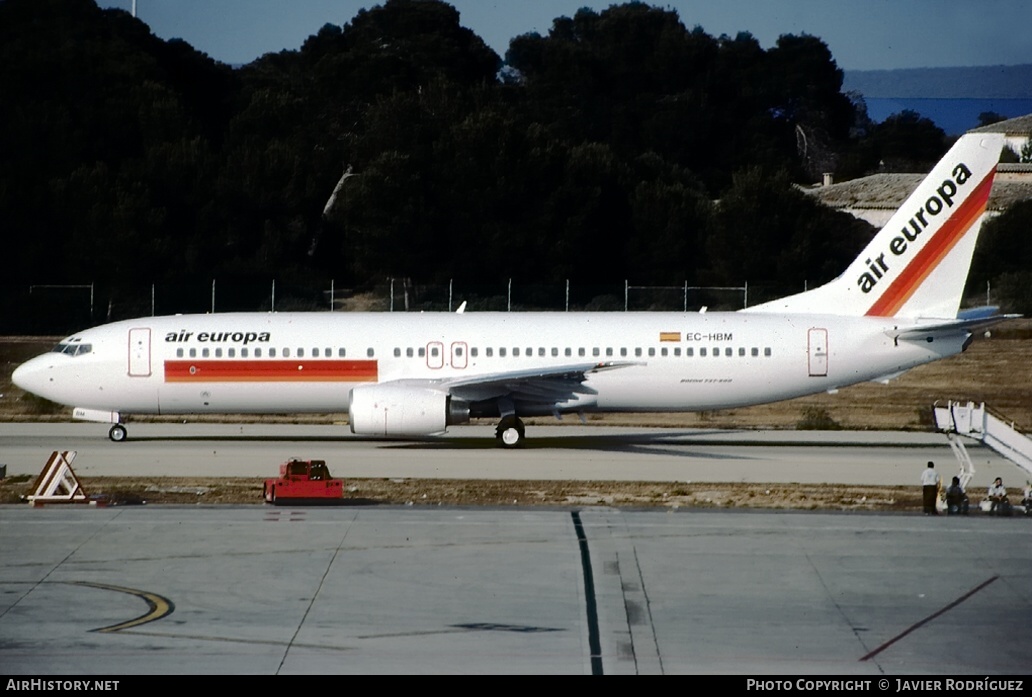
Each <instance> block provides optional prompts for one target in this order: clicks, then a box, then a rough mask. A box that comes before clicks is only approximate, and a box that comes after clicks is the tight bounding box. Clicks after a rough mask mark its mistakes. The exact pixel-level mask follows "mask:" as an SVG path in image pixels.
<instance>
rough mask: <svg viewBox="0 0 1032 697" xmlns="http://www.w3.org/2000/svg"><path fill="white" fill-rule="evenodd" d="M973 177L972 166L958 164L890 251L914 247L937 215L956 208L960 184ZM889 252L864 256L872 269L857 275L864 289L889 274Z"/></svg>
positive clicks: (902, 251)
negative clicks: (951, 176)
mask: <svg viewBox="0 0 1032 697" xmlns="http://www.w3.org/2000/svg"><path fill="white" fill-rule="evenodd" d="M970 179H971V170H970V169H968V167H967V165H965V164H964V163H960V164H959V165H957V166H956V167H954V168H953V178H952V179H945V180H943V182H942V184H940V185H939V188H937V189H936V190H935V194H934V195H932V196H930V197H929V198H928V200H927V201H925V202H924V205H923V206H921V207H920V208H919V209H918V210H917V212H916V213H915V214H914V215H913V216H912V217H911V218H910V220H909V221H908V223H907V224H906V225H904V226H903V229H902V230H901V231H900V234H899V235H898V236H897V237H893V238H892V239H891V240H890V241H889V249H888V253H891V255H892V256H897V257H899V256H903V255H905V254H906V253H907V250H908V249H909V247H910V244H909V243H910V242H913V241H914V240H916V239H917V236H918V235H920V234H921V232H922V231H924V229H925V228H927V227H928V226H929V225H931V224H932V223H933V222H934V220H933V218H935V216H937V215H939V214H940V213H942V212H943V211H945V210H948V209H950V208H953V199H954V197H955V196H956V195H957V192H958V191H959V190H960V189H959V187H962V186H964V185H965V184H967V183H968V182H969V181H970ZM886 254H887V252H882V253H881V254H879V255H878V256H876V257H874V258H873V259H866V260H864V261H865V263H866V264H867V268H868V270H867V271H865V272H864V273H862V274H860V277H859V278H857V279H856V284H857V285H858V286H860V290H862V291H863V292H864V293H868V292H870V291H871V289H872V288H874V287H875V286H876V285H877V284H878V281H879V280H880V279H881V278H882V277H883V276H884V275H885V272H887V271H888V270H889V268H890V263H889V261H886V258H885V257H886ZM890 261H891V258H890Z"/></svg>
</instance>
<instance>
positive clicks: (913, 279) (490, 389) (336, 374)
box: [13, 134, 1003, 447]
mask: <svg viewBox="0 0 1032 697" xmlns="http://www.w3.org/2000/svg"><path fill="white" fill-rule="evenodd" d="M1002 145H1003V137H1002V136H1001V135H992V134H968V135H965V136H963V137H962V138H961V139H960V140H959V141H958V142H957V144H956V145H955V146H954V147H953V148H952V149H951V150H950V151H949V153H947V155H946V156H945V158H944V159H943V160H942V161H941V162H940V163H939V164H938V165H936V167H935V168H934V169H933V170H932V172H931V173H930V174H929V175H928V177H927V178H926V179H925V180H924V181H923V182H922V183H921V185H920V186H919V187H918V188H917V190H916V191H914V193H913V194H912V195H911V196H910V197H909V198H908V199H907V201H906V202H905V203H904V204H903V206H902V208H900V209H899V210H898V211H897V212H896V213H895V215H894V216H893V217H892V219H891V220H890V221H889V223H888V224H887V225H886V226H885V227H884V228H883V229H882V230H881V231H880V232H879V233H878V234H877V235H876V236H875V237H874V238H873V239H872V240H871V242H870V244H868V245H867V247H866V248H865V249H864V250H863V252H861V254H860V256H858V257H857V258H856V260H855V261H854V262H853V263H852V264H851V265H850V266H849V268H848V269H846V271H845V273H844V274H843V275H841V276H839V277H838V278H837V279H835V280H834V281H831V282H830V283H828V284H826V285H824V286H821V287H819V288H816V289H813V290H809V291H806V292H803V293H800V294H797V295H792V296H789V297H786V298H783V299H781V300H777V301H774V302H770V303H766V304H763V305H759V306H757V307H752V308H749V309H747V310H742V311H739V312H712V313H705V312H699V313H680V312H678V313H666V312H635V313H618V312H610V313H533V312H528V313H493V312H485V313H439V314H438V313H425V314H408V313H397V314H393V313H303V314H301V313H239V314H222V315H220V314H208V315H183V316H174V317H151V318H143V319H135V320H130V321H125V322H116V323H113V324H107V325H104V326H101V327H96V328H94V329H89V330H87V331H83V332H80V333H78V334H74V335H72V336H70V337H68V338H67V339H65V340H63V341H61V342H60V343H59V344H58V345H57V347H56V348H55V349H54V350H53V351H52V352H50V353H46V354H44V355H42V356H37V357H36V358H33V359H32V360H30V361H28V362H26V363H25V364H23V365H22V366H20V367H19V368H18V369H17V370H15V372H14V376H13V377H14V382H15V383H16V384H17V385H18V386H19V387H21V388H22V389H24V390H26V391H28V392H32V393H35V394H37V395H39V396H41V397H44V398H46V399H49V400H52V401H54V402H58V403H61V404H66V405H69V406H72V407H74V412H73V413H74V416H75V417H77V418H80V419H86V420H91V421H99V422H104V423H112V424H114V425H113V426H111V430H110V434H109V435H110V437H111V439H112V440H115V441H121V440H124V439H125V438H126V436H127V433H126V429H125V426H124V425H123V417H124V416H125V415H127V414H195V413H250V414H267V413H287V412H340V411H347V412H348V413H349V415H350V423H351V430H352V431H353V432H354V433H356V434H365V435H377V436H386V437H398V436H426V435H432V434H440V433H443V432H444V431H445V430H446V429H447V427H448V426H450V425H452V424H460V423H464V422H467V421H468V420H469V419H470V417H495V418H499V419H500V421H499V424H498V428H497V436H498V440H499V442H500V443H501V444H502V445H504V446H506V447H513V446H516V445H519V444H521V443H522V442H523V439H524V426H523V422H522V421H521V417H525V416H531V415H547V414H555V415H556V416H558V415H560V414H562V413H568V412H579V413H585V412H620V411H700V410H709V409H726V408H732V407H741V406H747V405H753V404H761V403H765V402H773V401H778V400H783V399H789V398H792V397H799V396H802V395H807V394H813V393H817V392H823V391H827V390H834V389H837V388H840V387H844V386H846V385H852V384H855V383H858V382H863V381H866V380H877V379H882V378H888V377H892V376H895V375H898V374H900V373H902V372H903V371H906V370H908V369H910V368H913V367H915V366H918V365H921V364H923V363H928V362H931V361H934V360H938V359H940V358H944V357H947V356H952V355H954V354H957V353H960V352H961V351H963V350H964V349H965V348H966V347H967V346H968V343H969V342H970V340H971V337H972V332H974V331H975V330H977V329H980V328H983V327H985V326H988V325H989V324H991V323H993V322H995V321H999V319H1002V317H1001V316H999V315H995V313H994V311H993V309H992V308H986V309H984V310H976V311H966V312H960V302H961V294H962V293H963V290H964V284H965V281H966V278H967V273H968V269H969V267H970V264H971V257H972V253H973V252H974V249H975V241H976V238H977V236H978V231H979V228H980V226H981V221H982V214H983V213H984V211H985V208H986V202H987V200H988V198H989V190H990V188H991V186H992V180H993V175H994V173H995V170H996V164H997V162H998V160H999V156H1000V150H1001V148H1002Z"/></svg>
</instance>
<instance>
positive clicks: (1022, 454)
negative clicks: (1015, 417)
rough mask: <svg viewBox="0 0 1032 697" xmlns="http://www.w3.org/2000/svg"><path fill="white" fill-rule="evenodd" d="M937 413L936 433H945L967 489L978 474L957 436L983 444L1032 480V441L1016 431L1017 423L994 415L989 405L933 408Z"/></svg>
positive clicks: (948, 405) (936, 406)
mask: <svg viewBox="0 0 1032 697" xmlns="http://www.w3.org/2000/svg"><path fill="white" fill-rule="evenodd" d="M932 409H933V411H934V413H935V428H936V430H938V431H940V432H942V433H945V434H946V438H948V439H949V442H950V447H951V448H952V449H953V454H954V455H955V456H956V457H957V461H958V462H960V485H961V486H962V487H964V488H965V489H966V488H967V485H968V482H970V481H971V477H972V476H974V474H975V466H974V463H972V462H971V456H970V455H969V454H968V451H967V448H965V447H964V442H963V441H962V440H961V439H959V438H957V436H967V437H968V438H973V439H975V440H978V441H981V442H982V443H984V444H985V445H987V446H988V447H990V448H992V449H993V450H995V451H996V452H997V453H999V454H1000V455H1002V456H1003V457H1005V458H1007V459H1008V460H1010V461H1011V462H1013V463H1014V464H1016V465H1017V466H1018V467H1020V468H1022V469H1023V470H1025V472H1027V473H1028V475H1029V479H1032V439H1030V438H1029V437H1028V436H1025V435H1024V434H1023V433H1021V432H1020V431H1018V430H1017V429H1016V428H1015V427H1014V422H1013V421H1010V420H1008V419H1007V418H1006V417H1004V416H1003V415H1001V414H999V413H993V412H992V411H990V409H989V408H988V407H986V406H985V403H984V402H983V403H982V404H978V405H976V404H975V403H974V402H968V403H967V404H962V403H960V402H952V401H950V402H947V403H946V405H945V406H941V405H939V404H938V403H936V404H934V405H933V407H932Z"/></svg>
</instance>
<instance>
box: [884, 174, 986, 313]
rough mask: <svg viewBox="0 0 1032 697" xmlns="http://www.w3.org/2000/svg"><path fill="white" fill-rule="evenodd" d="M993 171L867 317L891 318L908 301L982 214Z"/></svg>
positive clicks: (915, 257) (904, 269) (922, 249)
mask: <svg viewBox="0 0 1032 697" xmlns="http://www.w3.org/2000/svg"><path fill="white" fill-rule="evenodd" d="M994 174H995V170H993V171H990V172H989V174H987V175H986V177H985V179H983V180H982V182H981V183H980V184H979V185H978V186H977V187H976V188H975V191H973V192H972V193H971V195H970V196H969V197H968V198H967V199H966V200H965V201H964V202H963V203H961V204H960V206H959V207H958V208H957V210H956V211H954V213H953V215H951V216H950V217H949V218H948V219H947V220H946V222H944V223H943V225H942V227H940V228H939V230H938V231H937V232H936V233H935V234H934V236H933V237H932V238H931V239H930V240H928V241H927V242H926V243H925V245H924V246H923V247H922V248H921V250H920V251H919V252H918V253H917V254H916V255H914V258H913V259H911V260H910V263H909V264H907V265H906V266H905V267H904V268H903V271H902V272H900V275H899V276H897V277H896V279H895V280H894V281H893V282H892V283H891V284H890V285H889V287H888V288H887V289H886V290H885V292H884V293H883V294H882V295H881V297H879V298H878V299H877V300H876V301H875V302H874V304H873V305H871V308H870V309H869V310H868V311H867V313H866V314H867V315H868V316H876V317H892V316H893V315H894V314H896V313H897V312H898V311H899V309H900V308H901V307H903V305H904V304H905V303H906V302H907V300H909V299H910V298H911V297H912V296H913V295H914V293H915V292H916V291H917V289H918V287H920V285H921V283H922V282H923V281H924V280H925V279H926V278H927V277H928V275H929V274H931V273H932V271H934V270H935V268H936V267H937V266H938V265H939V263H940V262H941V261H942V260H943V259H944V258H945V257H946V255H947V254H949V252H950V250H952V249H953V248H954V247H955V246H956V244H957V243H958V242H959V241H960V240H961V239H963V238H964V235H965V234H966V233H967V231H968V230H970V229H971V226H972V225H974V224H975V223H976V222H977V221H978V218H979V216H980V215H982V213H984V212H985V207H986V204H987V203H988V201H989V192H990V191H991V190H992V186H993V175H994Z"/></svg>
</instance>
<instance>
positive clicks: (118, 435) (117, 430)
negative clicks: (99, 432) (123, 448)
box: [108, 424, 129, 443]
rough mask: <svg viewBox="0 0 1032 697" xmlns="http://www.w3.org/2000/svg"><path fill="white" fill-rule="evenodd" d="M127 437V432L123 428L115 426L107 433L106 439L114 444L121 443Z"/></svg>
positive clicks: (119, 425) (120, 425) (118, 425)
mask: <svg viewBox="0 0 1032 697" xmlns="http://www.w3.org/2000/svg"><path fill="white" fill-rule="evenodd" d="M128 437H129V432H128V431H126V430H125V426H123V425H122V424H115V425H114V426H112V427H111V430H110V431H108V438H110V439H111V440H113V441H114V442H115V443H121V442H122V441H124V440H125V439H126V438H128Z"/></svg>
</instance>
